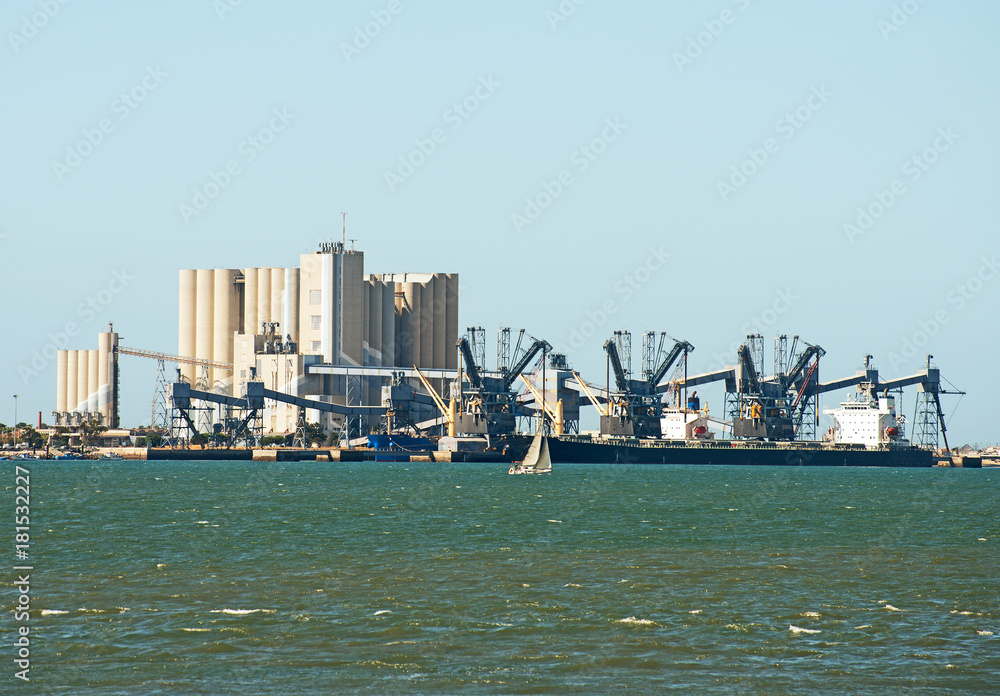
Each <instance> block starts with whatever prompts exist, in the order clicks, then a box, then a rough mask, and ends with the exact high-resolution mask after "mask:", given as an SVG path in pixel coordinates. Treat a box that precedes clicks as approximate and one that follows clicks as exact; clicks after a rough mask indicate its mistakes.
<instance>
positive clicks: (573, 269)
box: [0, 0, 1000, 442]
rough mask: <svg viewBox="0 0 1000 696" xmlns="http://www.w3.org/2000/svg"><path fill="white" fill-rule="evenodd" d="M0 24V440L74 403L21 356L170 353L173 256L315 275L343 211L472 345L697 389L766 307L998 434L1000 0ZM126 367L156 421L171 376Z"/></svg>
mask: <svg viewBox="0 0 1000 696" xmlns="http://www.w3.org/2000/svg"><path fill="white" fill-rule="evenodd" d="M894 5H895V6H896V7H899V8H901V9H899V10H898V11H896V12H895V14H894ZM903 5H905V6H906V7H905V8H903ZM560 7H563V8H573V7H575V10H574V11H573V12H572V13H566V14H567V16H563V15H562V14H559V13H560ZM46 8H47V9H46ZM229 10H231V11H229ZM905 10H909V11H910V14H907V13H906V11H905ZM373 13H374V15H373ZM49 15H51V16H49ZM379 19H380V20H381V24H383V25H384V26H381V25H379V24H371V23H372V22H377V21H378V20H379ZM366 25H368V26H367V31H368V33H369V34H372V35H374V38H369V37H368V36H365V35H364V34H365V30H366ZM0 29H2V30H3V34H4V42H3V45H2V46H0V83H2V85H3V97H4V126H5V127H4V129H3V134H2V136H0V162H2V163H3V166H2V168H0V201H2V205H0V235H2V237H0V258H2V260H3V273H2V280H0V283H2V288H0V289H2V292H3V297H4V298H5V300H4V301H5V306H6V307H7V309H6V311H5V312H4V317H5V320H6V321H5V326H6V327H7V330H6V332H5V339H6V340H5V341H4V346H3V348H2V355H3V358H4V359H3V364H4V368H3V370H2V372H0V382H2V385H3V389H2V391H0V394H2V395H3V398H2V399H0V421H3V422H7V423H9V422H10V421H11V420H12V419H13V414H12V413H11V411H12V409H13V400H12V399H11V398H10V395H12V394H14V393H18V394H20V395H21V399H20V407H19V410H20V413H19V415H21V414H24V415H23V418H26V419H32V418H33V417H34V416H29V414H34V413H35V412H37V411H42V412H43V413H44V415H45V418H46V419H47V418H48V415H49V412H50V411H51V410H52V409H53V408H54V405H55V361H54V360H46V359H45V358H44V357H42V358H41V362H38V361H36V365H37V366H40V367H41V369H39V370H37V373H38V374H37V375H27V376H25V371H24V370H23V369H21V368H24V367H28V368H29V369H30V368H31V364H32V360H33V358H34V356H35V355H36V351H37V353H38V354H39V355H42V354H43V353H45V352H49V353H51V349H49V350H48V351H46V346H47V345H48V344H50V343H52V342H53V339H52V338H50V337H49V335H50V334H52V335H53V336H54V337H55V338H56V339H58V338H59V333H61V332H64V331H65V330H66V327H67V326H68V325H71V324H76V325H77V327H78V328H79V331H80V334H79V335H78V336H77V337H76V338H74V339H73V340H72V345H71V347H74V348H96V346H97V343H96V341H97V339H96V334H97V332H98V331H99V330H101V329H102V328H103V326H104V325H105V323H106V322H107V321H109V320H110V321H114V323H115V327H116V329H117V330H118V331H119V332H120V333H121V334H122V335H123V337H124V342H125V343H126V344H127V345H130V346H135V347H143V348H148V349H151V350H161V351H166V352H174V351H176V350H177V271H178V269H179V268H191V267H199V268H210V267H245V266H284V265H295V264H296V263H297V259H298V254H299V253H301V252H303V251H306V250H311V249H313V248H314V247H315V244H316V242H317V241H318V240H321V239H326V238H328V237H334V238H336V237H339V234H340V212H341V211H349V218H348V223H349V235H348V236H349V237H352V238H356V239H357V240H358V241H357V245H358V247H359V248H362V249H364V250H365V252H366V263H367V269H368V270H369V271H371V272H401V271H422V272H425V271H446V272H458V273H460V274H461V293H462V296H461V303H462V304H461V322H462V324H461V325H462V327H465V326H469V325H473V324H476V325H482V326H484V327H486V328H487V329H488V331H489V332H490V335H492V333H493V331H495V329H496V327H497V326H499V325H501V324H509V325H512V326H514V327H522V326H523V327H525V328H526V329H527V330H528V331H529V332H531V333H532V334H535V335H538V336H541V337H544V338H547V339H548V340H549V341H550V342H552V343H554V344H556V345H559V346H563V347H566V348H569V349H571V350H569V357H570V360H571V362H572V363H573V364H574V366H576V367H577V368H578V369H580V370H582V371H583V372H584V374H585V375H587V376H589V377H590V379H592V380H593V381H603V374H604V357H603V353H602V350H601V344H602V343H603V341H604V339H605V337H607V336H608V335H610V333H611V332H612V331H613V330H614V329H618V328H628V329H630V330H632V331H633V332H634V333H635V334H638V333H640V332H642V331H644V330H647V329H654V330H657V331H661V330H662V331H667V332H668V333H669V334H670V335H672V336H676V337H679V338H684V339H686V340H689V341H691V342H692V343H693V344H694V345H695V346H696V352H695V353H694V354H693V355H692V362H691V370H692V371H694V372H698V371H702V370H705V369H709V368H711V367H713V366H715V365H718V364H719V363H721V362H725V361H727V360H729V359H731V354H730V355H729V356H728V357H727V354H729V351H730V347H731V346H733V345H734V344H737V343H739V341H740V340H742V338H743V337H744V336H745V334H746V333H747V330H748V329H751V328H752V323H753V321H754V320H755V319H756V320H757V321H758V322H760V323H761V327H760V328H761V333H763V334H764V335H765V336H766V337H767V340H768V344H770V340H771V337H772V336H773V335H775V334H777V333H788V334H799V335H801V336H802V339H803V340H806V341H809V342H810V343H817V344H819V345H821V346H823V347H824V348H825V349H826V350H827V353H828V354H827V356H826V357H825V358H824V359H823V362H822V368H821V377H822V378H823V379H824V380H827V379H833V378H835V377H840V376H844V375H848V374H853V372H854V370H855V369H856V368H857V367H859V366H860V364H861V361H862V356H863V355H864V354H865V353H871V354H873V355H874V356H875V362H876V364H877V366H878V367H879V368H880V369H881V371H882V374H883V376H884V377H895V376H901V375H905V374H909V373H911V372H914V371H916V370H917V369H919V368H920V367H921V365H922V364H923V361H924V356H925V355H926V353H928V352H930V353H933V354H934V356H935V361H936V363H938V364H939V365H940V367H941V369H942V372H943V374H944V376H945V377H946V378H947V379H948V380H950V381H951V382H952V383H954V384H955V385H956V386H958V387H960V388H963V389H965V390H966V391H968V392H969V394H968V396H966V397H965V398H964V399H963V400H962V401H961V404H960V405H959V406H958V408H957V410H956V409H955V406H956V404H957V399H955V398H951V399H948V400H946V402H945V405H946V409H947V410H948V412H949V416H950V431H951V434H952V440H953V442H975V441H978V442H986V441H990V442H996V441H997V440H998V439H1000V436H998V434H997V426H996V416H997V407H996V403H997V395H996V392H997V388H998V386H1000V384H998V379H997V377H996V372H995V369H994V367H993V362H994V360H995V356H996V353H997V346H998V344H1000V330H998V322H997V316H998V311H997V308H998V306H1000V302H998V301H1000V269H997V268H994V266H993V263H994V261H993V259H995V258H996V255H997V254H998V252H1000V249H998V246H1000V243H998V242H997V235H996V218H997V194H996V191H997V189H998V183H1000V174H998V169H997V167H998V163H1000V136H998V131H997V112H998V106H1000V103H998V102H1000V89H998V82H1000V79H998V75H1000V73H998V70H997V67H998V66H1000V42H998V41H997V40H996V37H997V35H998V31H1000V6H998V5H997V4H996V3H994V2H987V1H986V0H977V1H973V0H965V1H961V0H959V1H955V2H925V3H920V2H918V1H917V0H909V2H907V3H898V4H897V3H893V2H889V1H887V0H886V1H883V0H879V1H877V2H872V1H871V0H866V1H864V2H862V1H861V0H846V1H844V2H836V3H834V2H826V3H802V2H790V1H787V0H786V1H783V2H762V1H759V0H753V1H747V0H738V1H735V2H734V1H731V0H716V1H713V2H697V3H661V2H627V3H611V2H602V1H600V0H589V1H587V2H583V3H582V4H581V5H579V6H578V7H576V6H575V5H573V3H571V2H563V3H561V4H560V2H558V0H550V1H549V2H524V1H523V0H512V1H511V2H506V3H487V4H481V3H465V2H439V3H417V2H408V1H407V0H398V2H388V1H386V2H358V3H324V2H318V1H315V0H312V1H310V0H307V1H304V2H299V3H293V4H288V3H276V2H264V1H263V0H243V2H241V3H238V4H236V6H235V7H230V3H228V2H226V0H220V2H214V3H213V2H212V0H200V1H197V2H191V1H188V2H171V3H167V2H162V3H134V2H123V1H121V0H117V1H108V2H100V3H96V2H80V1H74V2H69V3H68V4H65V5H63V4H60V3H58V2H57V1H55V0H53V1H51V2H44V1H40V0H34V1H28V0H10V1H9V2H6V3H4V6H3V9H2V10H0ZM276 114H281V118H279V117H278V116H277V115H276ZM102 128H103V130H102ZM262 130H263V131H264V132H263V133H261V131H262ZM88 137H89V140H91V141H94V142H96V143H97V144H96V145H91V144H90V143H88V142H87V140H88ZM251 138H254V139H255V140H254V141H251V140H250V139H251ZM265 141H266V142H265ZM421 147H422V148H423V150H425V151H427V152H429V153H430V154H424V153H421V152H420V149H421ZM401 158H403V160H406V159H409V160H411V163H414V164H415V165H416V166H412V165H406V166H403V165H401V164H400V159H401ZM914 158H917V159H916V160H914ZM230 163H233V164H230ZM227 165H228V166H231V167H232V168H233V170H234V171H236V172H237V173H235V174H227V175H226V176H228V177H229V180H228V182H226V186H225V187H224V188H221V191H218V192H217V191H216V190H215V189H214V188H213V186H214V185H215V184H214V182H213V181H212V178H213V174H216V173H218V172H224V171H225V170H226V167H227ZM411 166H412V168H411ZM740 169H742V170H743V172H742V173H740V171H739V170H740ZM734 172H735V173H734ZM216 178H217V179H218V180H220V181H225V178H226V177H225V176H217V177H216ZM196 191H200V192H201V193H202V194H216V193H218V195H215V196H214V197H213V198H212V199H211V200H210V201H207V202H208V204H207V206H203V209H201V210H196V203H198V204H203V203H204V202H205V201H200V200H199V199H197V198H196V195H195V194H196ZM526 199H529V200H532V201H534V205H538V206H539V208H538V209H537V210H536V209H534V208H532V206H531V205H529V203H528V202H526ZM880 199H881V200H880ZM206 200H207V199H206ZM182 205H187V206H191V210H187V209H185V208H183V207H182ZM859 208H861V209H862V210H863V211H864V212H859ZM517 216H520V217H517ZM866 216H870V219H868V217H866ZM532 218H533V219H532ZM845 225H852V226H853V227H846V228H845ZM666 254H669V258H664V255H666ZM116 274H117V275H116ZM113 290H118V292H113ZM102 291H105V292H104V293H103V294H101V293H102ZM91 298H93V300H94V302H93V304H94V305H96V309H93V310H92V309H90V308H88V305H87V302H88V300H90V299H91ZM608 303H611V304H608ZM605 307H610V308H612V311H611V312H610V313H609V316H606V317H603V318H602V316H601V312H602V311H604V309H602V308H605ZM591 321H592V322H594V324H593V325H590V324H588V322H591ZM592 328H593V329H594V331H593V335H592V336H589V337H586V338H584V337H582V336H583V334H584V333H586V334H590V333H591V329H592ZM753 330H754V332H756V329H753ZM576 332H580V333H579V334H578V333H576ZM922 332H926V334H928V335H927V336H926V337H925V335H924V333H922ZM929 334H933V335H929ZM638 343H639V340H638V337H636V345H637V346H638ZM912 343H915V344H917V345H915V346H913V347H912V348H909V347H908V346H909V345H910V344H912ZM768 359H769V360H770V352H768ZM634 360H635V362H636V363H638V361H639V350H638V347H636V349H635V357H634ZM489 361H490V363H491V364H492V361H493V358H492V356H489ZM122 377H123V387H122V415H123V419H124V421H125V423H126V424H128V425H136V424H139V423H146V422H148V421H149V407H150V401H151V399H152V391H153V382H154V364H153V363H148V362H145V361H140V360H138V359H134V358H123V375H122ZM717 391H718V390H711V389H710V390H707V393H705V394H704V396H706V397H707V398H708V399H709V402H710V405H711V406H713V407H714V408H713V410H714V412H715V415H717V416H720V417H721V415H722V399H721V393H717ZM840 396H844V395H838V396H834V395H829V396H827V397H825V399H824V401H823V406H825V407H831V406H834V405H835V402H836V401H838V400H839V397H840ZM912 397H913V392H912V390H911V391H910V393H909V395H908V396H907V402H906V403H907V406H906V407H905V411H906V414H907V415H908V416H912Z"/></svg>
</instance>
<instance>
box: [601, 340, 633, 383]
mask: <svg viewBox="0 0 1000 696" xmlns="http://www.w3.org/2000/svg"><path fill="white" fill-rule="evenodd" d="M604 350H606V351H607V353H608V359H609V360H610V361H611V369H612V370H613V371H614V373H615V384H616V385H618V391H620V392H628V390H629V389H628V380H627V379H626V378H625V369H624V368H623V367H622V359H621V356H620V355H618V346H617V345H615V342H614V341H612V340H611V339H608V340H607V341H605V342H604Z"/></svg>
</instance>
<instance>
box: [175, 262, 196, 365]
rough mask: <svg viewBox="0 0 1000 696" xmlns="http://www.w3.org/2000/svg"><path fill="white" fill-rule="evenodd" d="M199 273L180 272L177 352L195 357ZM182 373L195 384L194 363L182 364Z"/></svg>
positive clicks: (187, 356) (186, 356)
mask: <svg viewBox="0 0 1000 696" xmlns="http://www.w3.org/2000/svg"><path fill="white" fill-rule="evenodd" d="M197 288H198V275H197V272H196V271H193V270H190V269H186V270H182V271H181V272H180V295H179V298H180V303H179V306H178V310H179V311H178V317H179V324H178V331H177V337H178V340H177V354H178V355H180V356H182V357H185V358H193V357H195V354H196V352H197V335H198V324H197V321H198V311H197V308H198V302H197V297H198V294H197ZM179 367H180V368H181V374H182V375H183V376H184V377H186V378H187V379H188V380H190V382H191V384H194V382H195V379H196V376H197V374H198V371H197V368H196V367H195V366H194V365H180V366H179Z"/></svg>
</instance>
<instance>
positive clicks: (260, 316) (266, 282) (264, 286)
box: [253, 268, 276, 334]
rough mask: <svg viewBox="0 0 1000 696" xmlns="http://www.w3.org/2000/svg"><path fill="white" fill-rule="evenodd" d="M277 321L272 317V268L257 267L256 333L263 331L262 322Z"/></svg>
mask: <svg viewBox="0 0 1000 696" xmlns="http://www.w3.org/2000/svg"><path fill="white" fill-rule="evenodd" d="M265 321H276V320H275V319H272V318H271V269H270V268H258V269H257V327H256V328H255V329H254V330H253V332H254V333H258V334H259V333H261V329H260V325H261V322H265Z"/></svg>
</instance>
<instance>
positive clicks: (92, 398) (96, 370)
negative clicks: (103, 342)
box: [87, 349, 101, 413]
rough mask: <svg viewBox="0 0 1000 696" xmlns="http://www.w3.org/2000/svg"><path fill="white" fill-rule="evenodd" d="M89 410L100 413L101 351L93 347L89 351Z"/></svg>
mask: <svg viewBox="0 0 1000 696" xmlns="http://www.w3.org/2000/svg"><path fill="white" fill-rule="evenodd" d="M87 353H88V355H87V410H88V411H90V412H91V413H98V408H97V407H98V403H97V394H98V392H99V391H100V384H101V382H100V380H101V377H100V374H101V369H100V368H101V351H100V350H98V349H92V350H88V351H87Z"/></svg>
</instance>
